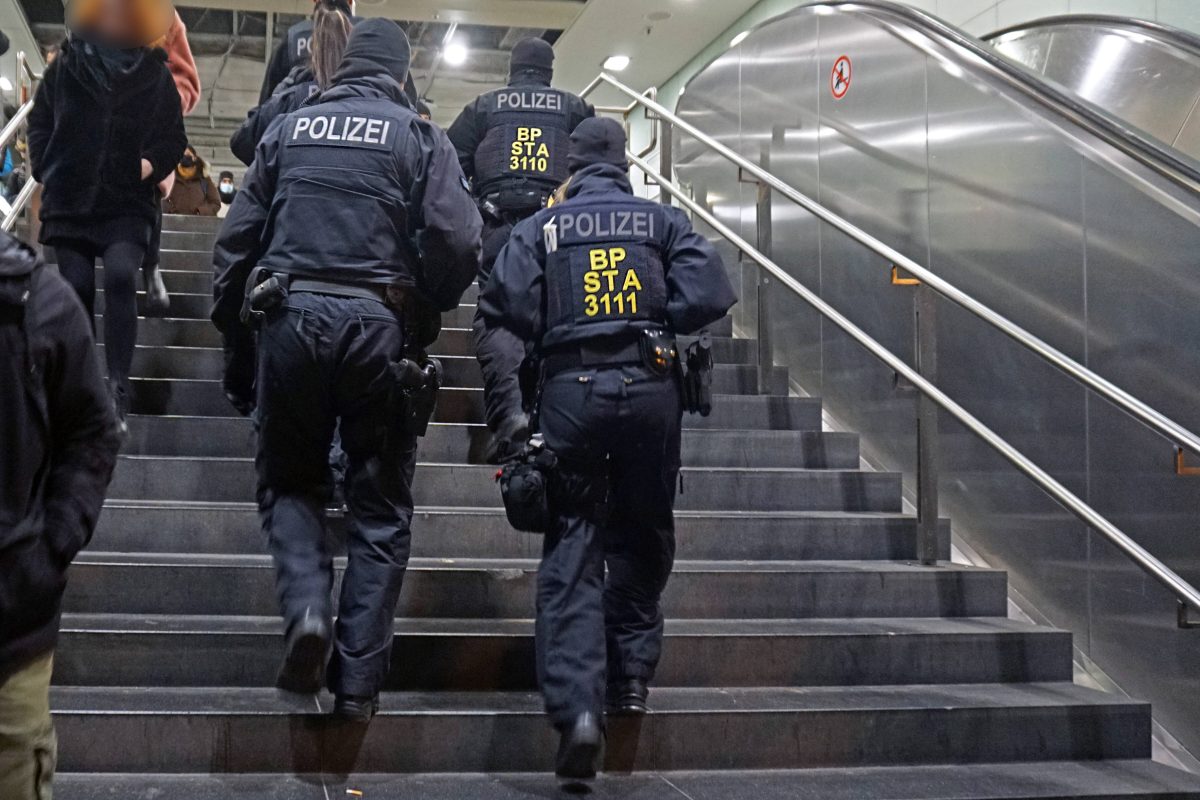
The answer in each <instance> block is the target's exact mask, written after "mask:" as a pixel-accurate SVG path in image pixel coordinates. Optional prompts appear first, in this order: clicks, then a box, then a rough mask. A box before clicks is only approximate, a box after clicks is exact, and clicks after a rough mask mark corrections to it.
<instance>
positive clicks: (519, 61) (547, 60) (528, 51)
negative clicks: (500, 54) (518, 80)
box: [508, 39, 554, 75]
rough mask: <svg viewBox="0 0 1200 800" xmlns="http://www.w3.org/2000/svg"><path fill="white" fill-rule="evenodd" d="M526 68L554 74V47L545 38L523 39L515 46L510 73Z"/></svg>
mask: <svg viewBox="0 0 1200 800" xmlns="http://www.w3.org/2000/svg"><path fill="white" fill-rule="evenodd" d="M525 70H536V71H537V72H544V73H548V74H550V75H553V74H554V48H553V47H551V46H550V43H549V42H547V41H546V40H545V39H522V40H521V41H519V42H517V46H516V47H514V48H513V51H512V61H511V62H510V65H509V68H508V71H509V74H511V75H516V74H517V73H518V72H523V71H525Z"/></svg>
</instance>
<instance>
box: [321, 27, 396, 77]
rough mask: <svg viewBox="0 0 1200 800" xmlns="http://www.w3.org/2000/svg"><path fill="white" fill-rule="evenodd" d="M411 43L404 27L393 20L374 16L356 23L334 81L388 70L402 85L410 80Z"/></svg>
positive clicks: (377, 73)
mask: <svg viewBox="0 0 1200 800" xmlns="http://www.w3.org/2000/svg"><path fill="white" fill-rule="evenodd" d="M411 61H412V45H410V44H409V42H408V36H406V35H405V33H404V29H403V28H401V27H400V26H399V25H397V24H396V23H395V22H392V21H391V20H390V19H383V18H381V17H373V18H371V19H365V20H363V21H362V22H360V23H358V24H357V25H355V26H354V30H353V31H352V32H351V33H350V39H349V41H347V42H346V51H345V53H344V54H343V55H342V63H341V66H339V67H338V68H337V72H335V73H334V75H333V82H334V84H338V83H341V82H342V81H344V80H348V79H350V78H362V77H368V76H371V75H379V74H380V73H385V74H387V75H390V76H392V78H394V79H395V80H396V82H397V83H399V84H400V85H401V86H403V85H404V83H405V81H407V80H408V67H409V64H410V63H411Z"/></svg>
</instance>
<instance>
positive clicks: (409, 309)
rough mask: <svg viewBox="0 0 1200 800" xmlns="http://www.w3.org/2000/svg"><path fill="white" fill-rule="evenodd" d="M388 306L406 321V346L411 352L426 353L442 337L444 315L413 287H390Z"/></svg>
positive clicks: (393, 285) (396, 284) (388, 289)
mask: <svg viewBox="0 0 1200 800" xmlns="http://www.w3.org/2000/svg"><path fill="white" fill-rule="evenodd" d="M387 306H388V308H390V309H392V310H393V311H395V312H396V313H397V314H398V315H399V317H400V319H401V320H403V321H404V346H405V348H406V349H408V350H409V351H410V352H421V351H424V350H425V349H426V348H428V347H430V346H432V345H433V343H434V342H436V341H437V339H438V337H439V336H441V335H442V315H441V314H440V313H439V312H438V310H437V309H436V308H434V307H433V305H432V304H430V303H429V301H428V300H426V299H425V298H423V297H422V296H421V294H420V292H418V291H417V290H416V289H414V288H413V287H411V286H405V285H402V284H398V283H394V284H392V285H391V286H389V287H388V288H387Z"/></svg>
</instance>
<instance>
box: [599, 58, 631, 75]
mask: <svg viewBox="0 0 1200 800" xmlns="http://www.w3.org/2000/svg"><path fill="white" fill-rule="evenodd" d="M628 66H629V56H609V57H608V58H607V59H605V60H604V69H605V70H606V71H608V72H623V71H624V70H625V68H626V67H628Z"/></svg>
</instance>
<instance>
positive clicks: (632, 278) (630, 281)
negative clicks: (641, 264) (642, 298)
mask: <svg viewBox="0 0 1200 800" xmlns="http://www.w3.org/2000/svg"><path fill="white" fill-rule="evenodd" d="M630 289H634V290H636V291H639V292H640V291H641V290H642V282H641V281H639V280H638V276H637V273H636V272H634V271H633V270H629V271H628V272H626V273H625V285H624V286H622V287H621V291H622V292H628V291H629V290H630Z"/></svg>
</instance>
